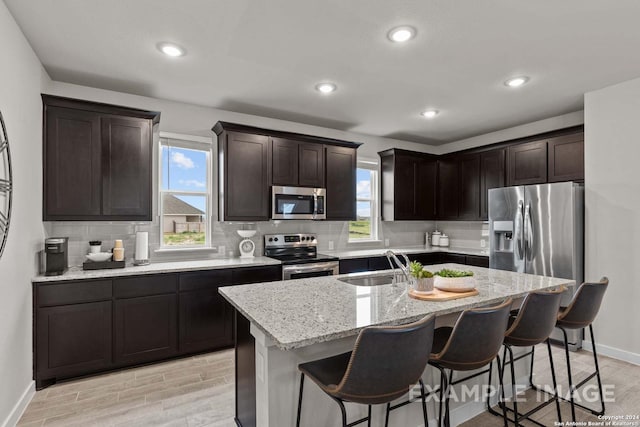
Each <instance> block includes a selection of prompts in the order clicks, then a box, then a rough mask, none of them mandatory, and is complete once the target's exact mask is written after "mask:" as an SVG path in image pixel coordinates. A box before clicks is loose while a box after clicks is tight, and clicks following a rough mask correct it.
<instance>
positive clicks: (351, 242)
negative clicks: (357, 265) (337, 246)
mask: <svg viewBox="0 0 640 427" xmlns="http://www.w3.org/2000/svg"><path fill="white" fill-rule="evenodd" d="M365 243H367V244H371V243H380V244H382V240H380V239H367V240H365V239H362V240H349V241H347V244H348V245H352V244H353V245H360V244H365Z"/></svg>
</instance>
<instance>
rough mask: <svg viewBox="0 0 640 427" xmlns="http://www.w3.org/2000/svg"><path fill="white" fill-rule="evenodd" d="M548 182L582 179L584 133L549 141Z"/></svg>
mask: <svg viewBox="0 0 640 427" xmlns="http://www.w3.org/2000/svg"><path fill="white" fill-rule="evenodd" d="M548 150H549V153H548V154H549V158H548V160H549V176H548V182H560V181H579V180H583V179H584V133H583V132H580V133H577V134H572V135H565V136H560V137H557V138H552V139H550V140H549V145H548Z"/></svg>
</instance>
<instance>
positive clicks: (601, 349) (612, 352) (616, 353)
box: [582, 340, 640, 366]
mask: <svg viewBox="0 0 640 427" xmlns="http://www.w3.org/2000/svg"><path fill="white" fill-rule="evenodd" d="M582 348H583V349H585V350H587V351H592V348H593V347H592V345H591V341H589V340H583V341H582ZM596 348H597V349H598V354H601V355H603V356H607V357H612V358H614V359H618V360H622V361H623V362H629V363H633V364H634V365H639V366H640V354H638V353H632V352H630V351H626V350H620V349H619V348H615V347H610V346H608V345H602V344H597V346H596Z"/></svg>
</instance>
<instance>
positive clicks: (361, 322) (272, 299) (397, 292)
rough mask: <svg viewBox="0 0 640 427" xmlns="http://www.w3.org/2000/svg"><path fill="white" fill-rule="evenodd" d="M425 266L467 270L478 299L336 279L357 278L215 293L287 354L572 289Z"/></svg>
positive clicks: (548, 281) (527, 278) (506, 274)
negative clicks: (428, 297) (413, 293)
mask: <svg viewBox="0 0 640 427" xmlns="http://www.w3.org/2000/svg"><path fill="white" fill-rule="evenodd" d="M429 267H430V268H429V269H430V270H432V271H435V270H439V269H441V268H453V269H458V270H471V271H473V273H474V276H475V278H476V281H477V289H478V291H479V294H478V295H477V296H472V297H466V298H461V299H457V300H452V301H444V302H431V301H419V300H415V299H413V298H411V297H409V295H408V294H407V291H408V287H407V285H405V284H399V285H378V286H371V287H368V286H355V285H351V284H348V283H345V282H342V281H340V280H339V279H340V278H344V277H348V276H357V275H363V273H355V274H350V275H342V276H328V277H314V278H308V279H296V280H286V281H278V282H269V283H257V284H251V285H241V286H233V287H222V288H220V289H219V292H220V293H221V294H222V295H223V296H224V298H226V299H227V300H228V301H229V302H230V303H231V304H232V305H233V306H234V307H235V308H236V309H237V310H238V311H239V312H240V313H241V314H242V315H243V316H244V317H246V318H247V319H248V320H249V321H250V322H251V323H252V324H253V325H255V326H256V327H257V328H259V329H260V330H261V331H262V332H264V333H265V335H266V336H267V337H269V338H270V339H271V340H273V342H274V344H275V345H276V346H277V347H278V348H280V349H282V350H291V349H295V348H301V347H305V346H308V345H312V344H315V343H319V342H325V341H331V340H334V339H339V338H344V337H349V336H353V335H356V334H358V332H359V331H360V330H361V329H363V328H364V327H367V326H371V325H398V324H404V323H409V322H412V321H415V320H418V319H420V318H422V317H424V316H426V315H429V314H435V315H444V314H448V313H453V312H460V311H463V310H465V309H468V308H473V307H479V306H483V305H488V304H494V303H498V302H502V301H503V300H504V299H505V298H508V297H512V298H521V297H524V296H525V295H526V294H527V293H528V292H530V291H535V290H540V289H548V288H554V287H557V286H561V285H565V286H567V287H570V286H574V285H575V281H573V280H569V279H557V278H551V277H544V276H536V275H532V274H524V273H515V272H510V271H502V270H494V269H488V268H482V267H471V266H468V265H459V264H440V265H434V266H429ZM388 273H389V271H388V270H387V271H379V272H375V273H365V274H371V275H384V274H388Z"/></svg>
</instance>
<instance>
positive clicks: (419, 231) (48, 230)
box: [44, 219, 488, 266]
mask: <svg viewBox="0 0 640 427" xmlns="http://www.w3.org/2000/svg"><path fill="white" fill-rule="evenodd" d="M487 227H488V225H487V223H483V222H475V221H464V222H462V221H438V222H435V221H396V222H381V223H380V227H379V232H378V237H379V241H376V242H366V243H365V242H360V243H349V241H348V240H349V223H348V222H346V221H269V222H257V223H232V222H217V221H216V222H213V231H212V234H211V242H212V246H213V248H212V249H211V250H197V251H190V250H182V251H163V250H159V249H160V240H161V236H160V225H159V221H158V220H157V219H156V220H155V221H152V222H95V221H60V222H44V229H45V234H46V236H47V237H56V236H61V237H69V264H70V265H72V266H77V265H81V264H82V262H83V261H84V258H85V255H86V254H87V252H88V251H89V241H90V240H101V241H102V242H103V245H102V249H103V250H104V251H107V250H110V249H111V248H112V247H113V241H114V240H116V239H121V240H123V243H124V248H125V257H126V259H127V261H132V260H133V256H134V248H135V233H136V232H137V231H148V232H149V254H150V258H151V260H152V261H156V262H158V261H178V260H187V259H189V260H194V259H207V258H224V257H229V256H238V255H239V253H238V244H239V243H240V240H241V238H240V236H238V234H237V233H236V231H237V230H239V229H243V228H246V229H255V230H257V232H258V233H257V234H256V236H255V237H253V241H254V242H255V243H256V255H260V254H262V253H263V240H262V235H264V234H275V233H314V234H317V236H318V251H320V252H330V251H329V242H333V245H334V250H337V251H340V250H357V249H373V248H383V247H384V243H385V239H389V247H406V246H419V245H424V243H425V241H424V236H425V232H432V231H433V230H434V229H435V228H437V229H438V230H440V231H442V232H444V233H446V234H447V235H449V237H450V243H451V246H453V247H463V248H480V247H481V243H480V242H481V240H482V239H488V238H487V237H486V236H484V234H486V230H487ZM219 246H224V247H225V253H218V250H217V249H218V247H219Z"/></svg>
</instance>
